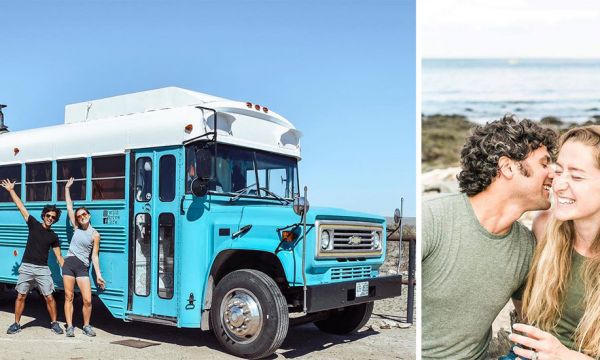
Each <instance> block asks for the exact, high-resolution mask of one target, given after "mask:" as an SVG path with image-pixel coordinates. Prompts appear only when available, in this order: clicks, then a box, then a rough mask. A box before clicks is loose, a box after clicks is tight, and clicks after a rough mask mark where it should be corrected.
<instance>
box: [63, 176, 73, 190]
mask: <svg viewBox="0 0 600 360" xmlns="http://www.w3.org/2000/svg"><path fill="white" fill-rule="evenodd" d="M73 181H75V179H74V178H70V179H69V181H67V183H66V184H65V188H67V189H69V188H71V185H73Z"/></svg>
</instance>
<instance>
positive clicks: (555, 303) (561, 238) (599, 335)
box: [523, 125, 600, 357]
mask: <svg viewBox="0 0 600 360" xmlns="http://www.w3.org/2000/svg"><path fill="white" fill-rule="evenodd" d="M567 141H576V142H580V143H582V144H585V145H588V146H590V147H591V148H592V150H593V155H594V158H595V160H596V166H597V167H598V168H600V126H598V125H592V126H585V127H580V128H574V129H571V130H569V131H568V132H566V133H565V134H563V135H562V136H561V138H560V142H559V149H560V148H561V147H562V146H563V145H564V144H565V142H567ZM598 195H600V194H598ZM575 235H576V234H575V226H574V224H573V221H572V220H567V221H559V220H557V219H555V218H554V217H552V219H551V220H550V221H549V223H548V225H547V227H546V232H545V234H544V236H543V237H542V238H541V239H538V241H539V242H538V245H537V247H536V251H535V254H534V257H533V264H532V269H531V272H530V273H529V277H528V279H527V285H526V288H525V293H524V295H523V309H524V315H525V318H526V319H527V320H528V321H529V322H530V323H532V324H533V325H536V326H538V327H539V328H541V329H542V330H545V331H552V330H553V329H554V328H555V327H556V325H557V323H558V319H559V318H560V316H561V314H562V311H563V309H562V305H563V299H564V298H565V296H566V294H565V293H566V289H567V282H568V281H569V277H570V273H571V256H572V254H573V251H574V250H573V242H574V241H575ZM590 250H591V254H593V256H592V257H588V258H586V260H585V263H584V267H583V273H582V275H583V281H584V284H585V299H584V307H585V312H584V315H583V317H582V318H581V321H580V322H579V324H578V326H577V329H576V330H575V339H574V340H575V344H576V346H577V349H578V350H579V351H580V352H583V353H586V354H587V355H590V356H596V357H598V356H600V233H599V234H596V238H595V239H594V242H593V244H592V248H591V249H590Z"/></svg>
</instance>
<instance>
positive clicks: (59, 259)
mask: <svg viewBox="0 0 600 360" xmlns="http://www.w3.org/2000/svg"><path fill="white" fill-rule="evenodd" d="M56 261H57V262H58V265H60V267H63V265H64V264H65V259H64V258H63V257H62V256H61V257H59V258H58V259H56Z"/></svg>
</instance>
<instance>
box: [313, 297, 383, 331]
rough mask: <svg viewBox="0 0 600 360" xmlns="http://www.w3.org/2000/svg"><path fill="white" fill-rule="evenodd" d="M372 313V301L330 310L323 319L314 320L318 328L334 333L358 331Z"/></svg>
mask: <svg viewBox="0 0 600 360" xmlns="http://www.w3.org/2000/svg"><path fill="white" fill-rule="evenodd" d="M372 313H373V302H372V301H371V302H368V303H363V304H358V305H352V306H348V307H345V308H341V309H334V310H331V311H330V313H329V316H328V317H327V318H326V319H324V320H319V321H315V325H316V326H317V327H318V328H319V330H321V331H323V332H326V333H329V334H336V335H344V334H349V333H353V332H355V331H358V330H359V329H360V328H362V327H363V326H365V324H366V323H367V321H369V319H370V318H371V314H372Z"/></svg>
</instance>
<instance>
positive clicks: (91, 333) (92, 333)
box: [83, 325, 96, 336]
mask: <svg viewBox="0 0 600 360" xmlns="http://www.w3.org/2000/svg"><path fill="white" fill-rule="evenodd" d="M83 333H84V334H85V335H87V336H96V332H95V331H94V329H92V325H86V326H84V327H83Z"/></svg>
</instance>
